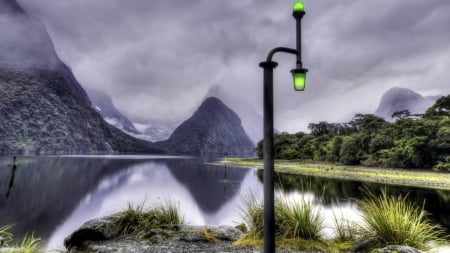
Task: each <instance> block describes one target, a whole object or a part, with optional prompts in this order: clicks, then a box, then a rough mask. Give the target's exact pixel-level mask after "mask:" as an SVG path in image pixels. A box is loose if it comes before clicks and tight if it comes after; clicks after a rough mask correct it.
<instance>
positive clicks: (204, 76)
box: [19, 0, 450, 131]
mask: <svg viewBox="0 0 450 253" xmlns="http://www.w3.org/2000/svg"><path fill="white" fill-rule="evenodd" d="M19 1H20V3H21V4H22V5H23V6H24V7H25V9H26V10H27V11H29V12H32V13H33V14H34V15H35V16H36V17H38V18H39V19H41V20H43V21H44V23H45V24H46V25H47V27H48V30H49V31H50V33H51V36H52V38H53V40H54V42H55V45H56V47H57V51H58V53H59V55H60V56H61V58H62V59H63V60H64V61H66V62H67V63H68V64H69V65H70V66H71V67H72V68H73V70H74V72H75V74H76V76H77V78H78V79H79V80H80V82H81V83H82V84H83V85H84V86H88V87H91V88H97V89H101V90H104V91H107V92H108V93H110V94H111V95H112V97H113V99H114V103H115V104H116V105H117V106H118V107H119V108H120V109H121V110H122V111H123V112H124V113H125V114H126V115H128V116H129V117H130V118H131V119H132V120H134V121H137V122H140V123H151V122H152V121H155V120H162V119H164V120H166V119H169V120H172V121H173V120H178V121H181V120H183V119H185V118H186V117H188V116H189V113H191V112H192V110H194V108H195V107H196V106H197V105H198V104H199V103H200V102H201V101H200V100H201V99H202V98H204V97H205V96H206V94H208V91H209V90H210V88H211V87H214V86H220V91H221V96H222V97H223V98H225V100H227V98H228V99H229V100H230V101H231V100H236V99H240V100H245V101H247V102H249V103H250V104H252V105H253V106H255V107H256V108H257V110H259V111H260V108H261V82H262V77H261V76H262V70H261V69H260V68H259V67H258V63H259V62H260V61H262V60H263V59H264V58H265V57H266V54H267V52H268V51H269V50H270V49H271V48H273V47H276V46H293V45H295V43H294V42H295V33H294V29H295V23H294V21H293V18H292V16H291V1H269V0H264V1H262V0H240V1H231V0H230V1H214V0H185V1H176V0H164V1H162V0H161V1H156V0H152V1H149V0H134V1H120V0H77V1H52V0H40V1H33V0H19ZM305 4H306V11H307V14H306V16H305V17H304V19H303V28H304V40H303V42H304V47H303V49H304V53H303V54H304V59H303V62H304V64H305V66H306V67H307V68H309V69H310V72H309V74H308V81H307V85H308V89H307V91H306V92H303V93H295V92H293V91H292V86H291V85H290V83H291V80H290V74H289V70H290V69H291V68H292V67H293V64H294V61H293V59H292V57H289V56H288V57H287V56H282V55H277V56H276V57H275V58H276V60H277V61H279V62H280V66H279V67H278V68H277V70H276V74H275V75H276V81H275V83H276V88H275V93H276V99H275V100H276V112H277V115H276V120H277V127H278V128H279V129H284V130H289V131H295V130H299V129H305V128H306V125H307V123H308V122H312V121H316V120H330V121H342V120H348V119H349V118H350V117H351V115H352V114H353V113H355V112H373V111H374V110H375V108H376V106H377V102H378V101H379V99H380V97H381V95H382V93H383V92H384V91H385V90H387V89H388V88H390V87H393V86H403V87H409V88H412V89H415V90H417V91H419V92H422V93H424V94H426V95H430V94H447V93H450V89H449V84H448V82H447V80H448V79H449V74H447V69H448V67H449V65H450V60H449V59H450V46H449V45H450V43H449V42H450V33H448V25H449V24H450V15H448V13H450V2H449V1H447V0H427V1H420V0H397V1H389V0H375V1H351V0H343V1H338V2H337V1H327V0H320V1H318V0H314V1H307V0H306V1H305ZM425 82H426V86H425V85H424V83H425Z"/></svg>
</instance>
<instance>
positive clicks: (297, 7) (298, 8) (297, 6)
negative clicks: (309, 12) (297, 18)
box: [293, 1, 305, 12]
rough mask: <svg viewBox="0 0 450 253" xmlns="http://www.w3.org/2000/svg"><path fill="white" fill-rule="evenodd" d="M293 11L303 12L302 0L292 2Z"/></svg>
mask: <svg viewBox="0 0 450 253" xmlns="http://www.w3.org/2000/svg"><path fill="white" fill-rule="evenodd" d="M293 10H294V12H302V11H303V12H304V11H305V4H304V3H303V2H302V1H296V2H294V7H293Z"/></svg>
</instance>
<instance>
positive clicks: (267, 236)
mask: <svg viewBox="0 0 450 253" xmlns="http://www.w3.org/2000/svg"><path fill="white" fill-rule="evenodd" d="M292 15H293V16H294V18H295V20H296V22H297V24H296V33H297V43H296V46H297V49H291V48H285V47H277V48H274V49H272V50H271V51H270V52H269V54H268V55H267V59H266V61H265V62H261V63H260V64H259V66H260V67H261V68H263V69H264V83H263V86H264V88H263V89H264V98H263V100H264V142H263V152H264V253H274V252H275V204H274V180H273V178H274V160H273V70H274V69H275V68H276V67H277V66H278V63H276V62H274V61H272V58H273V56H274V55H275V54H276V53H278V52H283V53H288V54H294V55H296V56H297V61H296V68H295V69H293V70H291V73H292V77H293V83H294V89H295V90H297V91H303V90H304V89H305V83H306V72H307V71H308V70H307V69H304V68H303V65H302V60H301V57H302V55H301V50H302V48H301V19H302V17H303V16H304V15H305V8H304V4H303V2H301V1H296V2H295V3H294V5H293V13H292Z"/></svg>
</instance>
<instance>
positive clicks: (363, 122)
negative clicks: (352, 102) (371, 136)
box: [349, 114, 389, 132]
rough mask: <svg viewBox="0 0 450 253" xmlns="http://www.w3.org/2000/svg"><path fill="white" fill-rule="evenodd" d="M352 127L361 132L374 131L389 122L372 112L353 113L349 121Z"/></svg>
mask: <svg viewBox="0 0 450 253" xmlns="http://www.w3.org/2000/svg"><path fill="white" fill-rule="evenodd" d="M349 123H350V124H351V125H352V126H353V127H355V128H356V129H357V130H359V131H363V132H376V131H377V130H379V129H381V128H382V127H384V126H386V125H387V124H389V123H388V122H387V121H386V120H384V119H383V118H380V117H378V116H375V115H373V114H355V117H353V120H352V121H350V122H349Z"/></svg>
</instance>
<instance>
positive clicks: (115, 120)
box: [86, 89, 141, 134]
mask: <svg viewBox="0 0 450 253" xmlns="http://www.w3.org/2000/svg"><path fill="white" fill-rule="evenodd" d="M86 91H87V93H88V96H89V99H90V100H91V104H92V107H93V108H94V109H95V110H97V111H98V112H99V113H100V115H102V117H103V119H104V120H106V122H108V123H109V124H110V125H113V126H115V127H117V128H118V129H120V130H122V131H124V132H126V133H128V134H141V132H139V131H138V130H137V129H136V128H135V127H134V125H133V123H132V122H131V121H130V120H129V119H128V118H127V117H125V116H124V115H123V114H122V113H121V112H119V110H117V108H116V107H115V106H114V103H113V101H112V99H111V97H110V96H109V95H108V94H106V93H104V92H101V91H98V90H92V89H87V90H86Z"/></svg>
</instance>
